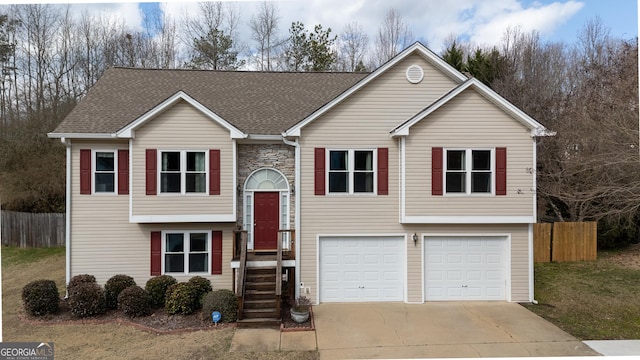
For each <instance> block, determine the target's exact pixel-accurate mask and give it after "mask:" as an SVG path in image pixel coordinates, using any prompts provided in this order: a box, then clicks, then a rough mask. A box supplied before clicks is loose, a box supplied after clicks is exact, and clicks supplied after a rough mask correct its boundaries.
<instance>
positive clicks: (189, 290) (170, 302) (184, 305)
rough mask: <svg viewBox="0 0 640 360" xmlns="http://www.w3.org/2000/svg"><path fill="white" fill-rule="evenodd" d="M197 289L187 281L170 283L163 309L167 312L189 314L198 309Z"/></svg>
mask: <svg viewBox="0 0 640 360" xmlns="http://www.w3.org/2000/svg"><path fill="white" fill-rule="evenodd" d="M198 301H199V300H198V291H197V290H196V289H195V288H194V287H193V285H192V284H189V283H188V282H184V283H177V284H174V285H171V286H170V287H169V288H168V289H167V295H166V299H165V303H164V306H165V309H166V310H167V314H171V315H174V314H182V315H189V314H191V313H193V312H194V311H196V310H197V309H198Z"/></svg>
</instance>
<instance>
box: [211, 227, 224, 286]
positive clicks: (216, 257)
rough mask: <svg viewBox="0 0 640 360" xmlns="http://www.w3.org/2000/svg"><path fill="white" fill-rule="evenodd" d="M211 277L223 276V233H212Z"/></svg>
mask: <svg viewBox="0 0 640 360" xmlns="http://www.w3.org/2000/svg"><path fill="white" fill-rule="evenodd" d="M211 275H222V231H212V232H211Z"/></svg>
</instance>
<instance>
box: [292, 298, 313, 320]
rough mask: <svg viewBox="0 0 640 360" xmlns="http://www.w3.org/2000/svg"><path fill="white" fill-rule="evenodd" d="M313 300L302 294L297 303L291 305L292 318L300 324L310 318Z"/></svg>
mask: <svg viewBox="0 0 640 360" xmlns="http://www.w3.org/2000/svg"><path fill="white" fill-rule="evenodd" d="M310 307H311V300H310V299H309V298H308V297H306V296H300V297H298V298H297V299H296V304H295V305H294V306H293V307H291V319H293V321H295V322H297V323H298V324H300V323H303V322H305V321H307V320H309V308H310Z"/></svg>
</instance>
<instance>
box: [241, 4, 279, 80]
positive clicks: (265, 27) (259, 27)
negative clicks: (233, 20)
mask: <svg viewBox="0 0 640 360" xmlns="http://www.w3.org/2000/svg"><path fill="white" fill-rule="evenodd" d="M279 12H280V11H279V9H278V6H277V5H276V4H275V3H274V2H266V1H263V2H261V3H260V4H259V5H258V12H257V13H256V14H255V15H254V16H253V17H252V18H251V20H250V21H249V27H250V28H251V39H252V40H254V41H255V42H256V43H257V47H258V49H257V52H258V57H259V58H258V59H257V61H256V63H257V65H258V68H259V69H260V70H267V71H271V70H272V69H273V67H274V66H273V64H272V54H274V52H275V51H276V48H277V47H279V46H281V45H282V42H283V40H280V39H278V34H277V31H278V23H279V21H280V15H279ZM273 58H277V56H273Z"/></svg>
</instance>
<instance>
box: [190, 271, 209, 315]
mask: <svg viewBox="0 0 640 360" xmlns="http://www.w3.org/2000/svg"><path fill="white" fill-rule="evenodd" d="M189 284H191V286H193V288H194V289H195V290H196V292H197V293H198V294H197V295H196V298H197V299H198V308H201V307H202V297H203V296H204V295H205V294H207V293H210V292H212V291H213V288H212V287H211V281H209V279H205V278H203V277H202V276H194V277H192V278H191V279H189Z"/></svg>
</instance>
